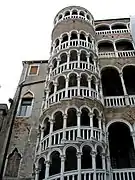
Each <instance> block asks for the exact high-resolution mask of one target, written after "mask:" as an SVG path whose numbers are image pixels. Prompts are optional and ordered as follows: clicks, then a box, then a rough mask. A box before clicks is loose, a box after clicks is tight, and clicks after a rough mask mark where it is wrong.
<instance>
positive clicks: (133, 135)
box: [131, 132, 135, 151]
mask: <svg viewBox="0 0 135 180" xmlns="http://www.w3.org/2000/svg"><path fill="white" fill-rule="evenodd" d="M131 136H132V139H133V144H134V151H135V132H131Z"/></svg>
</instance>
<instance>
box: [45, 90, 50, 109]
mask: <svg viewBox="0 0 135 180" xmlns="http://www.w3.org/2000/svg"><path fill="white" fill-rule="evenodd" d="M48 97H49V89H46V98H45V109H46V108H47V107H48Z"/></svg>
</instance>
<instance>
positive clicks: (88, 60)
mask: <svg viewBox="0 0 135 180" xmlns="http://www.w3.org/2000/svg"><path fill="white" fill-rule="evenodd" d="M89 58H90V55H89V54H88V55H87V63H88V70H89V69H90V59H89Z"/></svg>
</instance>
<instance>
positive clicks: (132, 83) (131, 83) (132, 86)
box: [123, 66, 135, 95]
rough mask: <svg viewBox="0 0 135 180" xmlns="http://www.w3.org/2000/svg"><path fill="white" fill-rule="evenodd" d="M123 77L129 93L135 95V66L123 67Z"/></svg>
mask: <svg viewBox="0 0 135 180" xmlns="http://www.w3.org/2000/svg"><path fill="white" fill-rule="evenodd" d="M123 79H124V82H125V86H126V90H127V93H128V94H129V95H135V66H126V67H124V69H123Z"/></svg>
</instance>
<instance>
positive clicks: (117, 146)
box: [108, 122, 135, 169]
mask: <svg viewBox="0 0 135 180" xmlns="http://www.w3.org/2000/svg"><path fill="white" fill-rule="evenodd" d="M108 131H109V148H110V158H111V166H112V168H114V169H121V168H125V169H126V168H134V167H135V150H134V145H133V139H132V136H131V132H130V129H129V127H128V126H127V125H126V124H125V123H123V122H115V123H113V124H111V125H110V126H109V129H108Z"/></svg>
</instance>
